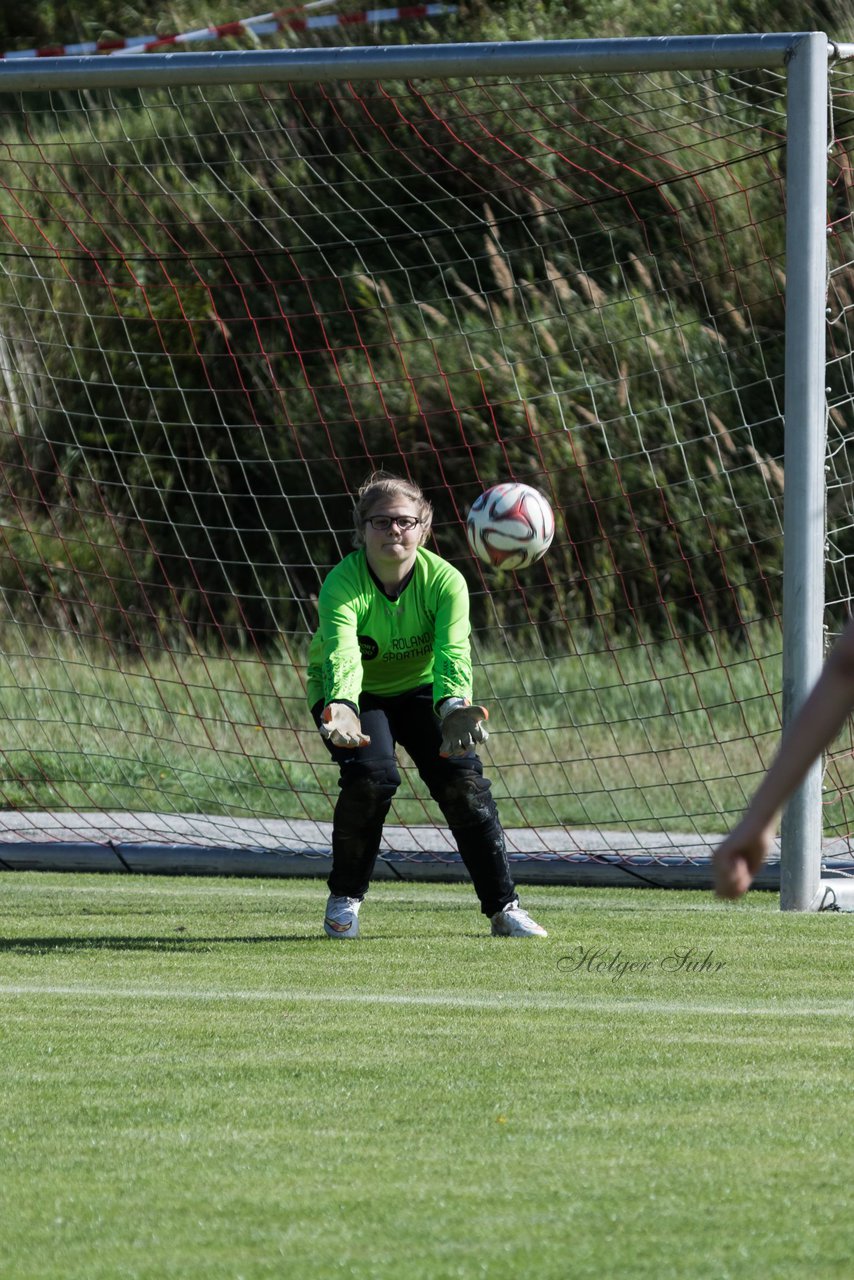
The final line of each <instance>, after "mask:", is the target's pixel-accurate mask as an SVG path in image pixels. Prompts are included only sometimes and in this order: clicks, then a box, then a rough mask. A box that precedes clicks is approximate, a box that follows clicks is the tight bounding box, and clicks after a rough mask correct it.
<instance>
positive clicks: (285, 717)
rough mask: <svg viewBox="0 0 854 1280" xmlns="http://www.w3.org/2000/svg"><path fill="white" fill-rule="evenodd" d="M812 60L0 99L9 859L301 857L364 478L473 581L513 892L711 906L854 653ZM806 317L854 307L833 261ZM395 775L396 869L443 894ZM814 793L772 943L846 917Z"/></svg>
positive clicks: (762, 46)
mask: <svg viewBox="0 0 854 1280" xmlns="http://www.w3.org/2000/svg"><path fill="white" fill-rule="evenodd" d="M843 52H844V51H843ZM839 54H840V51H839V50H835V49H834V48H833V47H832V46H831V45H830V44H829V43H828V40H827V37H826V36H825V35H824V34H822V33H817V32H806V33H774V34H766V35H756V36H749V35H738V36H733V35H724V36H717V37H663V38H655V39H642V38H641V39H629V40H584V41H560V40H558V41H530V42H522V43H507V44H483V45H474V44H469V45H432V46H430V45H428V46H424V47H415V46H402V47H390V48H379V47H377V48H357V47H347V48H334V49H299V50H295V49H287V50H278V51H257V50H253V51H248V52H222V53H215V54H206V53H171V54H157V53H151V54H146V55H128V54H114V55H110V56H98V57H68V58H62V59H39V60H35V59H34V60H29V61H24V60H21V61H16V62H14V63H8V64H3V63H0V114H2V115H3V117H4V120H5V127H4V134H3V136H4V146H3V153H2V154H0V272H2V283H1V284H0V309H2V315H0V408H1V409H2V422H0V466H2V469H3V477H4V485H3V493H2V495H0V535H2V555H0V603H2V616H0V642H2V655H0V656H2V680H1V681H0V685H2V690H3V705H2V711H3V715H4V723H5V730H4V731H3V733H2V734H0V805H2V811H0V865H3V866H20V865H45V863H44V861H42V862H41V863H38V864H37V863H36V862H33V861H32V859H33V858H34V857H35V856H36V855H34V854H32V853H31V852H30V853H28V852H27V850H28V849H29V850H32V849H34V848H35V849H38V851H39V852H38V857H39V858H42V859H43V860H44V859H45V858H48V859H49V858H50V857H51V855H52V854H53V855H54V856H55V858H56V860H57V861H58V863H61V861H62V858H66V859H68V858H69V857H70V858H72V859H73V857H74V856H75V855H74V853H73V849H74V848H75V847H76V848H77V849H78V850H79V849H80V848H82V846H84V845H85V846H86V847H87V848H88V849H89V850H90V851H91V856H92V858H93V859H94V860H95V863H96V864H97V865H98V866H106V865H108V864H109V860H110V858H112V857H113V856H116V857H118V858H119V860H120V863H121V865H122V866H124V867H128V866H139V865H141V864H140V861H139V855H140V851H145V850H147V851H148V855H147V856H148V858H149V861H148V862H147V863H146V864H145V865H146V866H147V867H149V868H151V867H152V866H153V865H155V864H156V865H157V867H158V868H159V869H169V868H170V866H171V867H173V868H174V867H179V868H184V867H186V866H187V865H188V859H189V858H190V854H189V853H188V851H193V850H195V851H196V852H197V853H198V862H199V865H200V866H203V867H205V868H206V869H222V868H223V867H224V866H225V861H224V860H223V858H224V855H223V857H220V856H219V855H218V854H217V853H216V850H226V851H228V850H231V851H234V850H238V851H243V852H244V853H247V854H249V855H257V857H256V860H255V862H254V863H252V864H251V867H250V869H251V870H253V871H258V870H264V869H270V859H271V858H277V857H279V856H280V855H281V854H290V855H295V854H299V855H300V857H297V858H295V860H293V861H292V864H291V865H292V866H293V867H297V868H299V869H302V870H304V869H305V868H306V867H309V869H310V868H311V867H312V866H320V865H322V863H323V860H324V858H325V857H326V855H327V853H328V822H329V816H330V813H331V803H332V798H333V791H334V787H333V785H332V783H333V780H332V779H331V778H330V777H329V770H328V766H326V767H325V766H324V759H323V755H322V751H321V750H320V748H319V745H318V743H317V741H316V735H315V734H314V732H313V728H312V726H311V725H310V723H309V721H308V717H307V713H306V710H305V707H304V696H303V679H304V669H305V660H306V642H307V637H308V635H309V633H310V632H311V630H312V628H313V626H314V619H315V615H314V602H315V599H316V593H317V590H318V588H319V583H320V581H322V578H323V576H324V574H325V572H326V571H327V570H328V568H329V566H330V565H331V564H332V563H334V562H335V560H336V559H337V558H338V557H339V556H340V555H341V554H342V553H343V552H345V551H346V550H347V549H348V545H349V532H348V526H349V521H350V505H351V498H352V494H353V492H354V490H355V488H356V487H357V486H358V483H359V481H360V480H361V479H362V478H363V477H364V475H365V474H366V473H367V472H368V471H369V470H370V469H372V468H373V467H374V466H379V465H382V466H388V467H390V468H391V469H397V470H399V471H402V472H405V473H406V474H408V475H410V476H412V478H414V479H416V480H417V481H418V482H419V483H420V484H421V485H422V486H423V487H424V488H425V490H426V491H427V493H428V496H429V497H430V498H431V499H432V500H433V502H434V506H435V508H436V522H435V537H436V539H437V547H438V550H440V551H441V552H442V554H445V555H447V556H448V558H449V559H451V560H452V561H453V562H454V563H457V564H458V565H459V567H460V568H461V569H462V570H463V572H464V573H465V575H466V576H467V579H468V581H469V584H470V587H471V590H472V601H473V617H474V624H475V629H474V637H473V643H474V655H475V659H476V664H477V677H478V684H479V688H478V696H479V697H482V699H483V700H484V701H485V702H487V703H488V704H489V705H490V716H491V724H493V723H494V724H495V726H496V729H497V732H496V733H494V734H493V735H492V737H491V739H490V743H489V750H488V753H487V754H488V759H487V767H488V770H489V773H490V776H491V777H492V778H493V781H494V784H495V789H496V792H497V795H498V799H499V807H500V809H501V813H502V818H503V821H504V824H505V826H506V827H507V828H508V833H509V837H510V849H511V857H512V858H513V859H515V861H516V864H517V869H518V870H520V877H519V878H520V879H522V878H525V877H524V873H525V872H526V871H527V873H528V876H529V877H530V878H533V879H553V880H557V881H561V880H563V881H565V882H567V881H568V882H576V883H577V882H582V883H608V884H612V883H626V884H630V883H671V884H683V883H684V884H706V883H708V878H709V855H710V851H711V849H712V848H713V846H714V844H715V843H716V840H717V839H719V838H720V834H721V833H722V832H723V831H725V830H726V829H727V828H728V827H729V826H730V825H731V824H732V823H733V822H734V821H735V819H736V818H737V816H738V813H739V811H740V809H741V808H742V807H743V805H744V803H745V801H746V798H747V796H748V795H749V794H750V792H751V791H752V789H753V787H754V786H755V784H756V782H757V780H758V777H759V776H760V775H761V772H762V770H763V769H764V767H766V766H767V763H768V761H769V759H770V756H771V754H772V753H773V750H774V747H775V746H776V742H777V740H778V738H779V731H780V725H781V722H780V712H781V708H782V719H783V721H784V722H785V721H787V720H788V719H789V718H790V717H791V716H792V714H793V713H794V711H795V710H796V709H797V707H798V706H799V705H800V703H801V702H802V701H803V699H804V697H805V696H806V693H807V691H808V690H809V688H810V687H811V685H812V683H813V682H814V680H815V678H816V676H817V674H818V671H819V669H820V667H821V663H822V661H823V656H824V648H825V627H826V623H827V624H828V625H829V626H830V628H831V629H832V628H833V626H835V625H836V623H837V622H838V617H837V616H836V613H834V616H833V617H832V618H831V617H830V616H829V615H827V616H826V610H825V589H824V583H825V546H826V533H827V531H826V501H827V485H828V480H827V476H828V471H827V459H828V444H827V423H828V396H827V392H826V384H827V381H828V374H827V373H826V365H827V361H826V355H825V332H826V326H827V303H828V298H827V282H828V255H827V242H828V215H827V208H828V189H829V179H828V156H827V151H828V140H829V135H828V104H829V102H830V103H831V105H832V102H833V86H832V84H831V82H830V80H829V76H828V69H829V66H830V65H831V63H832V61H833V60H834V59H836V58H838V56H839ZM836 142H837V145H838V146H839V148H840V154H841V155H842V156H843V157H844V156H847V154H848V144H849V143H850V140H849V139H847V138H845V137H842V138H840V137H839V136H837V138H836ZM846 163H847V162H846ZM839 171H840V173H842V172H843V171H844V172H845V173H847V169H846V168H845V166H841V167H840V170H839ZM846 229H850V227H848V226H847V225H846V227H843V228H842V230H841V231H840V232H839V236H838V239H840V240H841V239H842V238H843V233H844V231H845V230H846ZM834 272H835V273H836V274H835V276H834ZM831 278H832V279H835V288H836V290H837V294H838V297H839V299H840V306H841V308H842V314H844V315H846V316H847V302H846V300H847V298H848V294H847V279H848V264H847V263H846V262H845V260H844V257H843V258H842V259H841V260H840V261H839V262H838V263H836V264H835V265H834V266H832V267H831ZM852 296H854V291H852ZM838 341H839V344H840V345H839V347H838V348H836V347H835V348H834V377H836V376H837V373H838V379H837V381H838V383H839V385H838V386H837V387H836V388H835V390H834V395H833V397H832V399H833V404H832V406H831V414H834V413H835V414H836V418H835V419H833V421H834V432H835V435H834V440H835V441H836V444H835V446H834V448H835V453H834V457H835V458H837V459H841V458H842V457H843V455H844V452H845V448H846V442H847V433H846V430H845V417H846V413H850V404H851V399H852V398H854V387H852V382H854V379H852V378H850V376H849V375H850V365H851V356H850V353H851V350H852V346H851V344H850V343H849V342H848V334H847V328H846V329H845V330H844V331H843V330H842V328H840V329H839V339H838ZM845 474H846V473H845V469H844V466H842V465H841V464H840V475H841V476H842V481H841V483H840V484H839V486H838V493H840V494H841V490H842V487H843V484H844V479H845ZM849 478H850V477H849ZM501 479H517V480H521V481H524V482H528V483H533V484H535V485H536V486H537V487H539V488H541V489H542V490H543V492H545V493H546V494H547V495H548V496H549V497H550V498H551V500H552V502H553V505H554V506H555V509H556V513H557V515H558V524H559V533H558V537H557V538H556V540H555V544H554V547H553V549H552V551H551V552H550V553H549V555H548V556H547V557H546V559H545V560H544V561H542V562H541V563H540V564H539V565H537V566H535V568H534V569H533V570H531V571H530V573H529V574H527V575H519V576H518V577H513V576H511V575H506V574H505V575H500V574H499V575H497V576H496V575H490V574H489V573H488V572H486V571H485V570H484V569H483V567H482V566H477V565H475V564H474V563H473V562H472V561H471V559H470V557H469V556H468V554H467V551H466V546H465V538H464V535H463V520H464V516H465V511H466V508H467V505H468V504H469V503H470V502H471V501H472V500H473V499H474V497H476V496H477V494H478V492H479V491H480V490H481V489H482V488H485V487H488V485H489V484H490V483H494V482H495V481H497V480H501ZM784 479H785V484H784V483H783V481H784ZM835 501H836V500H835ZM837 505H838V506H839V514H838V517H837V515H836V514H834V520H835V521H837V523H836V525H834V527H833V528H832V530H831V534H832V539H833V546H834V567H833V572H834V574H835V581H839V582H843V583H844V582H845V580H846V578H847V570H846V569H845V567H844V565H845V562H846V561H847V558H848V556H849V555H850V554H851V552H850V550H849V547H848V536H847V530H848V528H849V527H850V525H851V523H852V522H851V521H850V519H849V511H850V504H848V503H847V501H846V500H844V499H843V498H842V497H839V499H838V503H837ZM781 582H782V590H781V589H780V584H781ZM843 603H844V601H843V599H842V593H841V592H839V591H837V590H836V587H834V598H833V601H832V606H833V609H834V610H837V607H838V606H839V605H841V604H843ZM502 730H506V732H502ZM404 772H405V774H406V779H405V786H404V788H403V789H402V791H401V793H400V794H399V796H398V798H397V800H396V802H395V809H394V811H393V820H392V826H391V828H390V835H389V847H388V848H387V849H386V850H385V860H386V863H387V864H388V865H389V866H390V867H391V868H392V871H391V874H395V875H401V874H410V873H411V874H414V875H442V876H444V875H448V874H454V873H455V868H456V865H457V864H456V862H455V859H454V855H453V851H452V849H450V847H449V845H448V843H447V840H446V839H445V837H444V835H443V834H442V833H441V831H439V830H438V829H437V827H436V825H435V821H434V820H435V817H436V815H435V812H434V811H433V810H432V809H431V805H430V802H429V799H428V798H425V794H424V792H423V790H420V789H419V784H418V781H417V779H416V778H413V777H412V771H411V770H405V771H404ZM822 778H823V771H822V769H821V768H820V767H819V766H816V767H815V769H814V770H812V771H811V773H810V775H809V777H808V779H807V781H806V782H805V784H804V785H803V786H802V788H801V789H800V791H799V792H798V794H797V796H796V797H795V798H794V799H793V801H792V803H791V804H790V805H789V807H788V809H787V813H786V818H785V822H784V826H783V832H782V859H781V863H779V864H778V863H776V862H775V863H774V864H773V865H772V866H771V867H769V868H768V869H767V872H766V878H765V879H764V880H763V881H762V882H763V883H766V884H774V885H775V886H776V885H777V884H778V883H779V886H780V892H781V906H782V907H783V908H784V909H791V910H816V909H820V908H822V907H826V906H827V905H828V904H832V905H835V906H838V907H845V908H846V909H847V908H848V907H849V905H850V906H854V893H849V885H854V879H851V878H850V877H851V875H852V871H854V864H850V859H849V858H848V830H849V826H848V822H849V818H848V806H847V800H846V796H847V771H846V769H845V766H844V762H842V763H841V764H840V765H839V769H838V774H837V782H836V786H837V793H838V798H837V799H836V800H835V801H834V806H835V807H832V811H831V812H830V813H829V815H826V812H825V811H826V810H827V808H828V806H827V805H826V803H825V800H826V797H825V796H824V795H823V790H822ZM828 825H830V828H831V829H832V831H833V833H834V835H835V836H836V844H835V846H834V859H833V861H834V868H833V869H832V873H831V875H830V876H829V877H828V875H827V873H826V868H825V864H826V863H827V861H828V859H827V857H826V846H827V842H826V840H825V838H824V836H825V832H826V830H827V829H828ZM840 845H841V846H843V848H842V854H841V855H840V852H839V846H840ZM153 850H156V851H157V852H156V853H155V852H152V851H153ZM69 851H72V852H69ZM182 851H183V852H182ZM211 851H213V852H211ZM27 858H30V859H31V861H29V862H28V861H27ZM218 858H219V860H218ZM152 859H153V860H154V861H152ZM157 859H159V862H158V861H157ZM170 860H171V862H170ZM66 865H67V863H66ZM78 865H79V864H78ZM244 865H246V866H249V863H248V862H244Z"/></svg>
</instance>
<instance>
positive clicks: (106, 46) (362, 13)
mask: <svg viewBox="0 0 854 1280" xmlns="http://www.w3.org/2000/svg"><path fill="white" fill-rule="evenodd" d="M332 2H333V0H319V3H317V4H307V5H305V9H311V8H316V7H319V5H320V4H329V3H332ZM456 11H457V6H456V5H452V4H410V5H404V6H402V7H400V8H397V9H361V10H359V11H358V12H355V13H340V14H339V13H325V14H317V15H308V16H306V17H299V18H296V17H295V18H285V17H283V16H282V15H283V14H284V13H296V12H300V11H299V10H294V9H287V10H278V11H276V12H274V13H265V14H262V15H260V16H259V17H257V18H240V19H238V20H237V21H236V22H223V23H220V24H219V25H218V26H213V27H202V28H201V29H200V30H198V31H185V32H182V33H181V34H180V35H170V36H131V37H129V38H128V39H122V38H121V37H120V36H117V37H115V38H110V37H106V38H105V39H103V40H91V41H88V42H87V43H85V44H55V45H46V46H45V47H44V48H42V49H20V50H15V51H14V52H12V53H0V59H3V60H5V61H6V62H11V61H13V60H14V59H17V58H71V57H84V56H86V55H88V54H92V53H120V52H123V53H153V52H156V51H160V50H163V49H174V48H175V47H176V46H181V45H185V44H194V43H196V42H198V41H201V40H225V39H227V38H228V37H229V36H240V35H246V34H252V35H254V36H269V35H275V33H276V32H278V31H316V30H319V29H321V28H328V27H349V26H359V25H365V24H367V23H371V22H406V21H414V20H415V19H417V18H438V17H442V16H444V15H445V14H448V13H456Z"/></svg>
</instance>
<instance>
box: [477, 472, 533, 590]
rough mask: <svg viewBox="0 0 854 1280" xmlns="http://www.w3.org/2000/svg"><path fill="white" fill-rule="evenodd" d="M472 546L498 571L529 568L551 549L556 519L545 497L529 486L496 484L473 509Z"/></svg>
mask: <svg viewBox="0 0 854 1280" xmlns="http://www.w3.org/2000/svg"><path fill="white" fill-rule="evenodd" d="M466 533H467V535H468V540H469V546H470V547H471V549H472V551H473V552H474V553H475V555H476V556H477V557H478V558H479V559H480V560H483V561H484V563H485V564H491V565H492V566H493V568H495V569H527V568H528V566H529V565H532V564H534V562H535V561H536V560H539V559H540V557H541V556H544V555H545V554H546V552H547V551H548V549H549V547H550V546H551V541H552V538H553V537H554V536H555V518H554V515H553V514H552V509H551V507H550V506H549V504H548V502H546V500H545V498H544V497H543V495H542V494H541V493H539V492H538V491H537V490H536V489H532V488H531V486H530V485H528V484H496V485H493V487H492V488H491V489H487V491H486V493H482V494H481V495H480V497H479V498H477V499H476V500H475V501H474V502H473V503H472V506H471V510H470V511H469V513H468V519H467V520H466Z"/></svg>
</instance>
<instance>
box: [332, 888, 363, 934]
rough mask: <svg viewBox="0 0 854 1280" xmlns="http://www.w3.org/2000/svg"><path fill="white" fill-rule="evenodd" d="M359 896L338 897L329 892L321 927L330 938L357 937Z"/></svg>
mask: <svg viewBox="0 0 854 1280" xmlns="http://www.w3.org/2000/svg"><path fill="white" fill-rule="evenodd" d="M361 905H362V899H361V898H340V897H338V896H337V895H336V894H334V893H330V895H329V901H328V902H327V904H326V915H325V917H324V920H323V927H324V929H325V930H326V933H327V936H328V937H330V938H358V936H359V907H361Z"/></svg>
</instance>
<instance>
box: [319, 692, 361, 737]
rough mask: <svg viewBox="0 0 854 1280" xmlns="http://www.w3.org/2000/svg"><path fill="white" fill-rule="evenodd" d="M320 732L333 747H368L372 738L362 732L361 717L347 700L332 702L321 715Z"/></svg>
mask: <svg viewBox="0 0 854 1280" xmlns="http://www.w3.org/2000/svg"><path fill="white" fill-rule="evenodd" d="M320 720H321V724H320V732H321V734H322V736H323V737H324V738H327V739H328V740H329V741H330V742H331V743H332V745H333V747H366V746H367V745H368V743H369V742H370V738H369V737H368V735H367V734H366V733H362V725H361V723H360V721H359V717H358V716H357V715H356V713H355V711H354V710H353V708H352V707H348V706H347V704H346V702H330V703H329V705H328V706H326V707H324V708H323V711H322V712H321V715H320Z"/></svg>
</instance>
